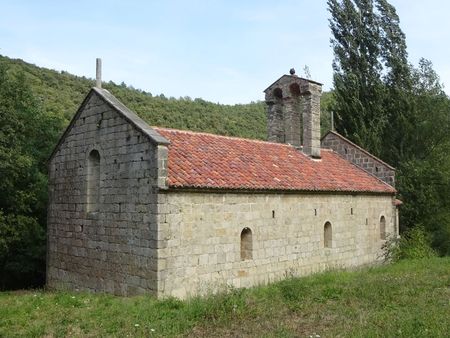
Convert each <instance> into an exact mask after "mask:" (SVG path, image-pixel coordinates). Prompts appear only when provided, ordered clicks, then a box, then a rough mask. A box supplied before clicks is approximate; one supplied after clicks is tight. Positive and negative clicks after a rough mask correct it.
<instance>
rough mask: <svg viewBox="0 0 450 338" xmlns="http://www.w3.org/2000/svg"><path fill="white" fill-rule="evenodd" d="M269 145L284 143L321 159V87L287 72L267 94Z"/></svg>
mask: <svg viewBox="0 0 450 338" xmlns="http://www.w3.org/2000/svg"><path fill="white" fill-rule="evenodd" d="M264 93H265V94H266V96H265V101H266V104H267V123H268V125H267V134H268V137H267V138H268V141H270V142H278V143H287V144H291V145H292V146H294V147H297V148H301V149H302V151H303V152H304V153H305V154H306V155H308V156H311V157H314V158H320V96H321V95H322V84H321V83H318V82H315V81H311V80H308V79H304V78H301V77H298V76H297V75H295V70H294V69H291V70H290V75H283V76H282V77H280V78H279V79H278V80H277V81H275V82H274V83H273V84H271V85H270V86H269V87H268V88H267V89H266V90H264Z"/></svg>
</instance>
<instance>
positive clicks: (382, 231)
mask: <svg viewBox="0 0 450 338" xmlns="http://www.w3.org/2000/svg"><path fill="white" fill-rule="evenodd" d="M380 238H381V239H386V218H385V217H384V216H381V218H380Z"/></svg>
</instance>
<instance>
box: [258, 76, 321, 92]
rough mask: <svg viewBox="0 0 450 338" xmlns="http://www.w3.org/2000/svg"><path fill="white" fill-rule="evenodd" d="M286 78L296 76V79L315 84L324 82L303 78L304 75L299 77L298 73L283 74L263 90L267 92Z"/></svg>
mask: <svg viewBox="0 0 450 338" xmlns="http://www.w3.org/2000/svg"><path fill="white" fill-rule="evenodd" d="M284 78H294V79H295V80H302V81H308V82H311V83H314V84H317V85H320V86H322V83H320V82H317V81H312V80H309V79H305V78H302V77H298V76H296V75H286V74H285V75H282V76H281V77H280V78H279V79H278V80H276V81H275V82H273V83H272V84H271V85H270V86H269V87H267V88H266V89H264V90H263V92H264V93H267V91H269V90H270V89H272V87H274V86H275V85H276V84H277V83H279V82H280V81H281V80H282V79H284Z"/></svg>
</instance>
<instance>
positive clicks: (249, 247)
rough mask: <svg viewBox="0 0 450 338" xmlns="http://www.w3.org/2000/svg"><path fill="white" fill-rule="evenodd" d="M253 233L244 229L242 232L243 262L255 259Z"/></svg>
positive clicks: (248, 229)
mask: <svg viewBox="0 0 450 338" xmlns="http://www.w3.org/2000/svg"><path fill="white" fill-rule="evenodd" d="M252 251H253V241H252V231H251V230H250V228H244V229H243V230H242V232H241V261H245V260H247V259H252V258H253V252H252Z"/></svg>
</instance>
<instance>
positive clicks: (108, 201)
mask: <svg viewBox="0 0 450 338" xmlns="http://www.w3.org/2000/svg"><path fill="white" fill-rule="evenodd" d="M108 94H109V93H107V92H106V91H103V90H100V89H95V90H92V91H91V93H90V94H89V95H88V97H87V98H86V100H85V102H84V103H83V104H82V106H81V108H80V110H79V111H78V113H77V116H76V118H75V119H74V120H73V122H72V124H71V126H70V127H69V128H68V129H67V132H66V134H65V135H64V137H63V139H62V141H63V142H61V143H60V145H59V146H58V147H57V148H56V149H55V152H54V154H53V156H52V158H51V161H50V165H49V174H50V177H49V199H50V201H49V210H48V260H47V284H48V285H49V286H50V287H59V288H61V287H63V288H64V287H66V288H71V289H74V288H79V289H87V290H93V291H105V292H110V293H115V294H121V295H128V294H136V293H144V292H151V293H155V294H156V291H157V271H158V270H157V254H156V250H157V245H158V244H157V217H156V216H157V189H158V177H159V176H160V175H164V168H161V166H163V165H164V163H163V162H164V156H163V155H164V154H159V153H160V152H161V149H160V148H164V143H165V142H164V140H163V139H156V140H154V139H150V138H151V137H150V136H149V135H148V134H146V133H144V132H143V131H142V130H139V129H138V128H137V127H136V125H133V123H130V120H127V119H126V116H125V115H123V114H119V113H118V112H117V109H116V107H114V106H112V103H116V102H109V101H108V98H109V95H108ZM111 99H112V100H115V99H114V98H111ZM133 115H134V114H133ZM131 118H133V116H131ZM158 142H159V143H160V144H159V145H158ZM165 151H166V152H167V149H165ZM92 152H96V153H97V154H98V155H99V167H98V168H97V169H98V170H99V172H98V175H97V177H95V179H99V181H98V186H97V187H96V189H98V191H97V192H96V195H97V197H96V198H97V199H98V200H97V201H96V203H97V204H98V207H96V208H94V209H91V210H90V209H89V203H88V202H89V198H88V191H89V189H88V182H89V181H90V178H89V156H90V154H91V153H92ZM162 152H164V149H163V150H162ZM158 156H159V157H158ZM166 157H167V155H166ZM158 158H159V159H158ZM158 162H159V163H158ZM158 168H160V169H159V170H158ZM97 169H96V170H97ZM160 180H161V179H160ZM163 181H164V179H163ZM92 203H93V202H92Z"/></svg>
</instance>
